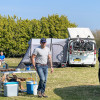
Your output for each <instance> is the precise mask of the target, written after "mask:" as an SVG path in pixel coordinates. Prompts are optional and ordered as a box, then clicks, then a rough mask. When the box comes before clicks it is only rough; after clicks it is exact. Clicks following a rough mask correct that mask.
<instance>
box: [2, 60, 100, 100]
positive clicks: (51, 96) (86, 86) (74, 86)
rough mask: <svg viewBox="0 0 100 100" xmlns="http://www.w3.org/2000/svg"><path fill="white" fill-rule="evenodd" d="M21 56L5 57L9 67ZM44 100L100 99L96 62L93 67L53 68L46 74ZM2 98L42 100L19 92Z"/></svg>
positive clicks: (16, 62)
mask: <svg viewBox="0 0 100 100" xmlns="http://www.w3.org/2000/svg"><path fill="white" fill-rule="evenodd" d="M20 60H21V58H6V61H7V62H8V65H9V67H14V68H15V67H16V66H17V65H18V63H19V62H20ZM46 94H47V95H48V98H46V100H100V86H99V81H98V62H97V64H96V66H95V67H66V68H54V73H53V74H51V73H50V69H49V74H48V81H47V88H46ZM0 99H2V100H31V99H34V100H40V99H41V100H44V98H38V97H37V96H34V95H28V94H26V93H19V96H17V97H4V96H1V97H0Z"/></svg>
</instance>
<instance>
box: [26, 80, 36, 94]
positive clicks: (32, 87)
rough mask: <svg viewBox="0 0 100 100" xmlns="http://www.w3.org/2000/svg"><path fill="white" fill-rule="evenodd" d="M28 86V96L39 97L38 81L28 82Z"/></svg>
mask: <svg viewBox="0 0 100 100" xmlns="http://www.w3.org/2000/svg"><path fill="white" fill-rule="evenodd" d="M26 85H27V94H34V95H37V88H38V85H37V82H36V81H27V82H26Z"/></svg>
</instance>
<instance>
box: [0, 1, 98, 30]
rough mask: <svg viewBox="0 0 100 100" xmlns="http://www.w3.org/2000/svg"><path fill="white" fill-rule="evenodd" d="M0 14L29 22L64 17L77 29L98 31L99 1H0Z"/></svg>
mask: <svg viewBox="0 0 100 100" xmlns="http://www.w3.org/2000/svg"><path fill="white" fill-rule="evenodd" d="M0 14H1V16H8V15H10V16H13V15H16V16H17V17H18V18H20V17H21V18H22V19H29V20H31V19H38V20H39V19H41V18H42V17H48V15H53V14H58V15H59V16H61V15H65V16H67V18H68V20H69V21H70V22H71V23H75V24H76V25H78V27H86V28H90V29H91V30H92V31H95V30H100V0H0Z"/></svg>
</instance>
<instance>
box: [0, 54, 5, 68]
mask: <svg viewBox="0 0 100 100" xmlns="http://www.w3.org/2000/svg"><path fill="white" fill-rule="evenodd" d="M4 59H5V56H4V55H3V52H1V55H0V66H1V64H2V63H3V61H4Z"/></svg>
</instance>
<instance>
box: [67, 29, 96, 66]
mask: <svg viewBox="0 0 100 100" xmlns="http://www.w3.org/2000/svg"><path fill="white" fill-rule="evenodd" d="M68 33H69V41H68V52H67V62H68V64H69V65H90V66H91V67H94V66H95V64H96V42H95V40H94V36H93V34H92V33H91V31H90V29H89V28H68Z"/></svg>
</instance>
